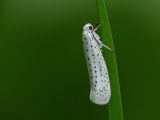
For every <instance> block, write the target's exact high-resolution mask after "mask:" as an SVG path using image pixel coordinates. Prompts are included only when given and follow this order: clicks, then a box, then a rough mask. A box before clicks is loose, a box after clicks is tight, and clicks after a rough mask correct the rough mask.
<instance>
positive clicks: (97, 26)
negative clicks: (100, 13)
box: [93, 18, 104, 32]
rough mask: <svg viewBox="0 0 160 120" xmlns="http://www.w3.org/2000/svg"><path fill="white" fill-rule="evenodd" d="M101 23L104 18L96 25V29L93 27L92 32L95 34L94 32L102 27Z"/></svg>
mask: <svg viewBox="0 0 160 120" xmlns="http://www.w3.org/2000/svg"><path fill="white" fill-rule="evenodd" d="M103 22H104V18H103V19H102V21H101V22H100V23H99V24H98V25H96V27H94V30H93V32H95V31H96V30H98V28H99V27H100V26H101V25H102V23H103Z"/></svg>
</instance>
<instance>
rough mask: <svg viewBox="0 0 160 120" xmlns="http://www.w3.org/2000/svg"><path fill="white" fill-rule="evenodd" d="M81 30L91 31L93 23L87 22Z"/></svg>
mask: <svg viewBox="0 0 160 120" xmlns="http://www.w3.org/2000/svg"><path fill="white" fill-rule="evenodd" d="M83 30H84V31H89V32H91V31H93V25H92V24H90V23H88V24H86V25H84V27H83Z"/></svg>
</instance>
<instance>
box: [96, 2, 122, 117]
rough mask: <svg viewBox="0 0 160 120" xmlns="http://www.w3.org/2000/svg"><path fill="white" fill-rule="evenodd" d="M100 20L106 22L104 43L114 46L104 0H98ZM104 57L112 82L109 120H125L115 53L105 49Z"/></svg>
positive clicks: (101, 32) (104, 24) (103, 32)
mask: <svg viewBox="0 0 160 120" xmlns="http://www.w3.org/2000/svg"><path fill="white" fill-rule="evenodd" d="M96 1H97V7H98V13H99V18H100V21H101V20H102V19H103V17H104V23H103V25H102V27H101V31H100V36H101V39H102V41H103V43H104V44H105V45H107V46H109V47H110V48H113V47H114V45H113V40H112V34H111V30H110V25H109V19H108V15H107V11H106V7H105V2H104V0H96ZM104 57H105V60H106V64H107V67H108V71H109V77H110V82H111V100H110V102H109V104H108V111H109V120H123V112H122V102H121V94H120V87H119V79H118V71H117V64H116V58H115V53H114V52H113V51H108V50H106V49H104Z"/></svg>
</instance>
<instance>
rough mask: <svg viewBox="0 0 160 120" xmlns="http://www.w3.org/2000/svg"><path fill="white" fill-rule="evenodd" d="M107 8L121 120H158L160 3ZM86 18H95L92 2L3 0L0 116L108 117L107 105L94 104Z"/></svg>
mask: <svg viewBox="0 0 160 120" xmlns="http://www.w3.org/2000/svg"><path fill="white" fill-rule="evenodd" d="M106 6H107V10H108V14H109V19H110V25H111V30H112V35H113V40H114V44H115V50H116V57H117V64H118V70H119V79H120V87H121V95H122V104H123V112H124V119H125V120H142V119H145V120H151V119H160V114H159V112H160V103H159V101H160V94H159V92H160V87H159V84H160V70H159V68H160V62H159V61H160V55H159V51H160V47H159V45H160V34H159V31H160V23H159V21H160V14H159V12H160V1H157V0H152V1H146V0H134V1H128V0H121V1H119V0H108V1H106ZM88 22H90V23H92V24H93V25H95V24H97V23H98V11H97V6H96V1H95V0H79V1H76V0H1V1H0V119H1V120H44V119H45V120H64V119H68V120H75V119H76V120H82V119H83V120H89V119H92V120H97V119H98V120H107V105H106V106H98V105H95V104H92V103H91V102H90V101H89V78H88V73H87V66H86V62H85V58H84V52H83V46H82V39H81V38H82V37H81V34H82V27H83V25H84V24H86V23H88ZM112 89H114V88H112Z"/></svg>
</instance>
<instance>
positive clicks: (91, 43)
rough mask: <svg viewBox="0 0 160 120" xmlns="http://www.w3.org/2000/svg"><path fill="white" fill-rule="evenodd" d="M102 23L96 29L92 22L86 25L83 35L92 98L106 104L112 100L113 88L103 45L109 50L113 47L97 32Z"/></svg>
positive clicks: (100, 103) (96, 102) (96, 101)
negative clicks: (103, 52)
mask: <svg viewBox="0 0 160 120" xmlns="http://www.w3.org/2000/svg"><path fill="white" fill-rule="evenodd" d="M101 24H102V23H100V24H99V25H98V26H97V27H96V28H95V29H93V25H92V24H90V23H88V24H86V25H84V27H83V34H82V37H83V46H84V51H85V57H86V61H87V65H88V71H89V76H90V84H91V90H90V100H91V101H92V102H93V103H95V104H99V105H104V104H107V103H108V102H109V100H110V96H111V89H110V81H109V76H108V70H107V66H106V63H105V60H104V57H103V54H102V50H101V49H102V47H103V46H104V47H106V48H107V49H109V50H112V49H111V48H109V47H107V46H105V45H104V44H103V43H102V42H101V41H100V36H99V35H98V34H97V33H96V32H95V31H96V30H97V29H98V28H99V27H100V26H101Z"/></svg>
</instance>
